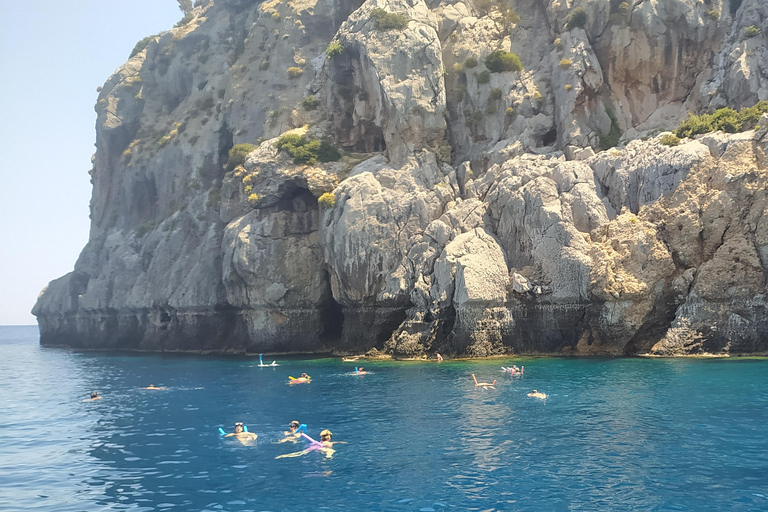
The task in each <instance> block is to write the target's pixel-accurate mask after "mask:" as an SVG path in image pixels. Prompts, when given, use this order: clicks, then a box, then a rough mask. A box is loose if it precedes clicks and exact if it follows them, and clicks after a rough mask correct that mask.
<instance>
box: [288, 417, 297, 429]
mask: <svg viewBox="0 0 768 512" xmlns="http://www.w3.org/2000/svg"><path fill="white" fill-rule="evenodd" d="M288 428H289V429H291V431H295V430H297V429H298V428H299V422H298V421H296V420H293V421H292V422H290V423H289V424H288Z"/></svg>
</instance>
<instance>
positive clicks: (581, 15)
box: [565, 7, 587, 30]
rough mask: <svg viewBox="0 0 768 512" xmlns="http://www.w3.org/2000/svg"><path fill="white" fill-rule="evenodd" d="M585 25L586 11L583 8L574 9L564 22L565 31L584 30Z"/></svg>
mask: <svg viewBox="0 0 768 512" xmlns="http://www.w3.org/2000/svg"><path fill="white" fill-rule="evenodd" d="M586 24H587V11H585V10H584V8H583V7H576V8H575V9H574V10H572V11H571V13H570V14H569V15H568V18H567V19H566V20H565V29H566V30H572V29H574V28H576V27H578V28H584V25H586Z"/></svg>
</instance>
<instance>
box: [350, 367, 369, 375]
mask: <svg viewBox="0 0 768 512" xmlns="http://www.w3.org/2000/svg"><path fill="white" fill-rule="evenodd" d="M352 375H368V372H367V371H365V368H363V367H362V366H361V367H359V368H355V371H354V372H352Z"/></svg>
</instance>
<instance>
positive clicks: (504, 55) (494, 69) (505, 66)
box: [485, 50, 523, 73]
mask: <svg viewBox="0 0 768 512" xmlns="http://www.w3.org/2000/svg"><path fill="white" fill-rule="evenodd" d="M485 67H487V68H488V70H489V71H490V72H491V73H503V72H505V71H522V70H523V65H522V63H521V62H520V57H518V56H517V55H515V54H514V53H510V52H505V51H504V50H496V51H494V52H491V53H489V54H488V56H487V57H486V58H485Z"/></svg>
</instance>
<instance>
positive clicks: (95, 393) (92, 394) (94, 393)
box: [91, 391, 99, 398]
mask: <svg viewBox="0 0 768 512" xmlns="http://www.w3.org/2000/svg"><path fill="white" fill-rule="evenodd" d="M97 396H99V394H98V393H97V392H95V391H94V392H92V393H91V398H96V397H97Z"/></svg>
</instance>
